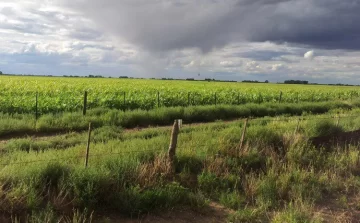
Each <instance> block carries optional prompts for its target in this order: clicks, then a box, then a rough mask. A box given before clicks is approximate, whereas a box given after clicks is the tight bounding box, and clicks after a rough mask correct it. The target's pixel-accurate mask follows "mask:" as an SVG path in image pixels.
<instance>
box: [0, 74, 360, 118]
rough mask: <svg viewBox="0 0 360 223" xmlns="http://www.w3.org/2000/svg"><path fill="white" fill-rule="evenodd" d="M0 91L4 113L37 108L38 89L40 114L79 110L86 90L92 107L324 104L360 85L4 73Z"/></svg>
mask: <svg viewBox="0 0 360 223" xmlns="http://www.w3.org/2000/svg"><path fill="white" fill-rule="evenodd" d="M0 89H1V91H0V111H1V112H6V113H32V112H34V109H35V104H36V94H37V93H38V109H39V113H49V112H62V111H78V110H81V109H82V107H83V97H84V92H85V91H88V108H96V107H103V108H115V109H122V110H133V109H146V110H148V109H153V108H156V107H174V106H188V105H214V104H229V105H237V104H245V103H251V102H252V103H264V102H279V101H280V100H281V102H305V101H307V102H311V101H314V102H320V101H333V100H349V99H353V98H356V97H359V95H360V88H358V87H344V86H321V85H284V84H250V83H229V82H206V81H172V80H144V79H115V78H111V79H110V78H96V79H95V78H63V77H15V76H1V77H0ZM281 92H282V93H281ZM280 95H281V96H280ZM280 98H281V99H280Z"/></svg>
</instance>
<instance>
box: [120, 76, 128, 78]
mask: <svg viewBox="0 0 360 223" xmlns="http://www.w3.org/2000/svg"><path fill="white" fill-rule="evenodd" d="M119 78H129V77H128V76H120V77H119Z"/></svg>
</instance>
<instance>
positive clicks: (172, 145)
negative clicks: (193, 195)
mask: <svg viewBox="0 0 360 223" xmlns="http://www.w3.org/2000/svg"><path fill="white" fill-rule="evenodd" d="M178 135H179V120H175V121H174V125H173V128H172V132H171V138H170V145H169V151H168V156H169V163H170V168H171V172H173V173H174V172H175V155H176V146H177V140H178Z"/></svg>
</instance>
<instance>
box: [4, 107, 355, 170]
mask: <svg viewBox="0 0 360 223" xmlns="http://www.w3.org/2000/svg"><path fill="white" fill-rule="evenodd" d="M359 117H360V115H340V114H336V115H332V116H330V117H315V118H314V117H311V118H307V117H301V116H297V117H276V118H259V119H248V122H246V124H247V125H251V124H253V123H254V122H255V123H256V122H264V121H265V122H275V123H280V122H289V121H296V122H297V126H296V130H295V132H296V131H297V130H298V129H299V128H300V127H301V124H302V122H303V121H315V120H331V121H335V123H336V125H337V126H339V125H341V124H342V123H341V120H344V119H349V118H352V119H353V118H359ZM238 121H240V120H238ZM224 123H225V124H229V123H232V122H224ZM243 126H244V125H243ZM185 127H186V126H185ZM274 127H275V128H276V127H277V128H278V129H280V130H283V129H284V127H279V126H272V128H274ZM306 127H307V128H309V127H310V126H306ZM313 128H314V126H313ZM308 130H313V129H308ZM290 131H294V130H291V129H290ZM183 146H184V145H181V143H180V144H179V146H178V148H180V149H181V148H184V147H183ZM205 146H213V145H212V144H211V143H206V144H196V143H195V144H190V145H189V144H186V147H205ZM161 151H162V152H165V151H166V150H165V149H164V148H158V149H145V150H134V151H122V152H110V153H101V154H83V155H76V156H67V157H63V158H54V159H38V160H30V161H23V162H11V161H9V162H7V163H0V166H2V167H6V166H15V165H23V164H32V163H41V162H43V163H49V162H57V161H64V160H74V159H87V157H106V156H115V155H124V154H139V153H146V152H161Z"/></svg>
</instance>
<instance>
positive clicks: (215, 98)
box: [215, 92, 217, 105]
mask: <svg viewBox="0 0 360 223" xmlns="http://www.w3.org/2000/svg"><path fill="white" fill-rule="evenodd" d="M216 103H217V98H216V92H215V105H216Z"/></svg>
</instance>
